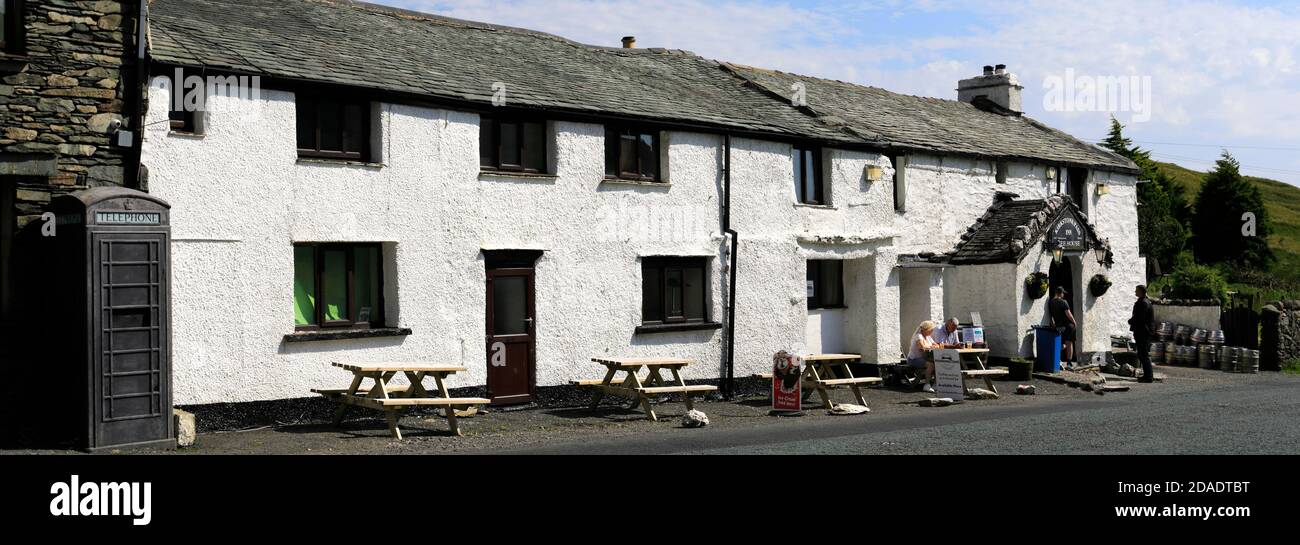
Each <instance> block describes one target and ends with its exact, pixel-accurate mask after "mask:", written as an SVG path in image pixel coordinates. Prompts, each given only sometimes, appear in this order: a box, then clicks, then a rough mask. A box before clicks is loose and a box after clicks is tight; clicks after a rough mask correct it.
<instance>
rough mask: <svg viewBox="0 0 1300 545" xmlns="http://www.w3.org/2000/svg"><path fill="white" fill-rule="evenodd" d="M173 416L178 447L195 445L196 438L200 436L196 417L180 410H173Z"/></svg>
mask: <svg viewBox="0 0 1300 545" xmlns="http://www.w3.org/2000/svg"><path fill="white" fill-rule="evenodd" d="M172 414H173V415H174V418H175V423H176V446H178V447H188V446H192V445H194V438H195V436H196V435H198V433H197V431H198V427H197V426H196V425H195V421H194V415H193V414H192V413H188V412H185V411H182V410H180V409H172Z"/></svg>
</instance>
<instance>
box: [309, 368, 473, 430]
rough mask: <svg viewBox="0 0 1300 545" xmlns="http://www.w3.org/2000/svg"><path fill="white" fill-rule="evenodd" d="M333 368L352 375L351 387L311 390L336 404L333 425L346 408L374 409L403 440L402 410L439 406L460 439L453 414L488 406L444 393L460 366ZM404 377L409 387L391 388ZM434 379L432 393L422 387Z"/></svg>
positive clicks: (471, 399)
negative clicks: (364, 385) (427, 379)
mask: <svg viewBox="0 0 1300 545" xmlns="http://www.w3.org/2000/svg"><path fill="white" fill-rule="evenodd" d="M333 365H334V367H339V368H341V369H343V370H345V371H351V372H352V384H351V385H350V386H348V387H347V388H313V389H312V392H315V393H318V394H321V395H323V396H325V398H326V399H329V400H331V401H335V402H338V403H339V408H338V410H336V411H335V412H334V425H335V426H338V425H339V424H341V423H342V422H343V414H344V412H345V411H346V410H347V408H348V406H350V405H355V406H358V407H365V408H368V409H375V410H378V411H381V412H383V413H384V417H385V419H386V420H387V421H388V429H389V431H391V432H392V434H393V437H395V438H397V439H401V438H402V430H401V429H399V428H398V427H397V421H398V419H399V418H401V411H402V410H404V409H405V408H407V407H440V408H442V409H443V412H444V413H445V416H446V418H447V425H448V426H449V427H450V428H451V433H452V435H457V436H459V435H460V434H461V433H460V428H459V427H458V426H457V425H456V416H457V414H456V411H457V410H468V409H477V408H478V406H480V405H487V404H488V403H491V401H490V400H488V399H483V398H477V397H462V398H455V397H451V395H450V394H449V393H448V392H447V385H446V378H447V377H448V376H450V375H452V374H455V373H458V372H461V371H464V370H465V367H462V366H459V365H448V364H441V363H339V362H334V364H333ZM399 373H400V374H402V375H404V376H405V377H406V379H407V381H408V382H409V383H410V384H399V385H390V384H389V381H391V380H392V379H393V378H394V377H396V376H397V375H398V374H399ZM426 377H433V379H434V381H435V383H436V384H437V388H436V389H435V390H434V391H432V392H431V391H429V389H427V388H425V387H424V379H425V378H426ZM367 379H369V380H370V381H371V384H370V385H368V386H366V387H364V388H363V387H362V382H363V381H365V380H367Z"/></svg>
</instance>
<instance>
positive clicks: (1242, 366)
mask: <svg viewBox="0 0 1300 545" xmlns="http://www.w3.org/2000/svg"><path fill="white" fill-rule="evenodd" d="M1237 372H1238V373H1258V372H1259V351H1258V350H1248V349H1245V348H1243V349H1241V359H1239V360H1237Z"/></svg>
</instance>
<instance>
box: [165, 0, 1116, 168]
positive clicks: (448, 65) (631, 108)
mask: <svg viewBox="0 0 1300 545" xmlns="http://www.w3.org/2000/svg"><path fill="white" fill-rule="evenodd" d="M150 37H151V53H152V55H153V58H154V60H156V61H160V62H164V63H171V64H178V65H184V66H195V67H205V68H209V69H216V70H231V71H237V72H243V73H250V74H261V75H265V76H269V77H277V78H284V79H290V80H307V81H317V82H325V83H334V84H340V85H347V86H355V87H360V88H369V89H376V90H381V91H390V92H396V93H409V94H413V95H419V96H425V97H430V98H435V99H439V98H440V99H448V100H454V101H461V102H469V103H475V104H482V105H484V106H486V105H488V104H490V103H491V99H492V94H493V92H494V89H493V84H494V83H496V82H503V83H505V84H506V85H507V99H508V104H509V105H510V106H517V107H525V108H539V109H547V110H558V111H565V112H571V113H585V114H598V115H606V116H617V117H630V118H638V119H646V120H652V121H660V122H666V123H684V124H692V125H701V126H707V127H714V128H718V129H732V130H738V131H747V132H757V133H764V134H773V135H781V136H786V137H794V138H808V139H814V140H819V141H823V142H831V143H837V142H839V143H858V144H869V145H873V146H876V147H884V148H899V149H905V150H926V151H935V152H947V153H955V154H966V155H976V156H983V157H995V158H1008V159H1034V160H1040V161H1051V162H1061V163H1066V164H1077V165H1086V166H1091V167H1094V168H1106V169H1111V170H1118V171H1126V172H1136V168H1135V166H1134V165H1133V164H1132V163H1131V162H1129V161H1128V160H1127V159H1124V158H1122V157H1119V156H1117V155H1114V154H1112V153H1110V152H1108V151H1104V150H1102V149H1101V148H1098V147H1096V146H1093V145H1090V144H1086V143H1084V142H1081V141H1079V140H1076V139H1074V138H1071V137H1070V136H1068V135H1066V134H1064V133H1061V132H1059V131H1056V130H1054V129H1050V128H1048V127H1046V126H1044V125H1041V124H1039V123H1037V122H1035V121H1033V120H1030V119H1028V118H1023V117H1004V116H1001V115H998V114H994V113H988V112H984V111H981V110H979V109H977V108H975V107H974V106H971V105H970V104H965V103H961V102H957V101H951V100H939V99H932V98H920V97H912V96H907V95H900V94H896V93H890V92H888V91H884V90H881V89H876V88H871V87H863V86H859V85H853V84H848V83H843V82H837V81H831V80H823V79H817V78H808V77H803V76H796V75H793V74H785V73H781V72H774V71H769V70H762V69H757V68H750V67H741V66H736V65H728V64H723V63H718V62H716V61H713V60H709V59H705V58H703V57H700V56H698V55H695V54H693V53H690V52H687V51H678V50H666V49H622V48H615V47H599V46H592V45H585V44H580V43H577V42H574V41H571V40H567V39H564V38H561V37H558V36H554V35H550V34H546V33H542V32H536V31H531V30H525V29H518V28H511V27H504V26H499V25H491V24H486V23H477V22H471V21H463V20H458V19H451V18H446V17H439V16H435V15H428V14H423V13H415V12H409V11H404V10H398V9H395V8H389V7H384V6H376V5H371V4H365V3H360V2H347V1H344V0H154V1H153V2H151V3H150ZM794 81H803V82H805V85H807V89H808V93H807V94H808V100H809V105H810V108H795V107H792V106H791V104H790V102H789V101H788V100H787V99H786V98H784V97H787V95H788V94H789V92H790V91H789V90H790V83H793V82H794Z"/></svg>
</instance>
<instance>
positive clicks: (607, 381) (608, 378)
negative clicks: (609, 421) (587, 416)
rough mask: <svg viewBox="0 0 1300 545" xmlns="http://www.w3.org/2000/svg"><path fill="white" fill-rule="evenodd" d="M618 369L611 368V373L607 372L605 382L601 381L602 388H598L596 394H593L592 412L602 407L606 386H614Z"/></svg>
mask: <svg viewBox="0 0 1300 545" xmlns="http://www.w3.org/2000/svg"><path fill="white" fill-rule="evenodd" d="M617 369H618V368H617V367H612V366H611V367H610V368H609V371H606V372H605V380H602V381H600V386H599V387H597V388H596V391H595V392H592V393H591V410H593V411H594V410H596V407H598V406H600V400H601V399H603V398H604V397H605V386H613V384H612V383H611V381H613V380H614V373H616V372H618V371H617Z"/></svg>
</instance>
